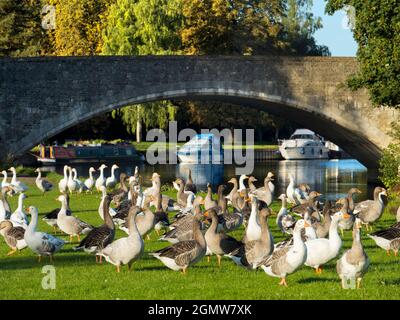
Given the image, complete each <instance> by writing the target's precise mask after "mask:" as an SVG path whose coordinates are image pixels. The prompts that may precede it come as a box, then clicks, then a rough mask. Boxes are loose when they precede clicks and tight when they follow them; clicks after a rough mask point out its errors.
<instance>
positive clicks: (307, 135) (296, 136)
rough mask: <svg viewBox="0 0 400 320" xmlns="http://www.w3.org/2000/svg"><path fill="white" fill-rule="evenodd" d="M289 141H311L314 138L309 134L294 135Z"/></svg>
mask: <svg viewBox="0 0 400 320" xmlns="http://www.w3.org/2000/svg"><path fill="white" fill-rule="evenodd" d="M291 139H310V140H313V139H314V136H313V135H310V134H294V135H293V136H292V137H291Z"/></svg>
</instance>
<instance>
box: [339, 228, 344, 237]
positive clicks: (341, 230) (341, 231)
mask: <svg viewBox="0 0 400 320" xmlns="http://www.w3.org/2000/svg"><path fill="white" fill-rule="evenodd" d="M340 233H341V234H342V238H343V237H344V232H343V229H340Z"/></svg>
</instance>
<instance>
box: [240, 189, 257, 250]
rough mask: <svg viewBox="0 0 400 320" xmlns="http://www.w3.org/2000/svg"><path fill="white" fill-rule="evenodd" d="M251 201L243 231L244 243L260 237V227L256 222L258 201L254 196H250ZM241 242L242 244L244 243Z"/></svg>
mask: <svg viewBox="0 0 400 320" xmlns="http://www.w3.org/2000/svg"><path fill="white" fill-rule="evenodd" d="M250 199H251V212H250V218H249V222H248V224H247V227H246V231H245V241H246V242H247V241H256V240H259V239H260V237H261V225H260V223H259V222H258V221H257V220H258V219H257V215H258V199H257V197H256V196H254V195H250ZM245 241H243V242H245Z"/></svg>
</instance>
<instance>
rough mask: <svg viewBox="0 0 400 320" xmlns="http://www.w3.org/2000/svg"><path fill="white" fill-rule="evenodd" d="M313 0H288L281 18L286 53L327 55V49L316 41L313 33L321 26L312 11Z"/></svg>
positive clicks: (319, 19) (320, 20) (319, 20)
mask: <svg viewBox="0 0 400 320" xmlns="http://www.w3.org/2000/svg"><path fill="white" fill-rule="evenodd" d="M312 6H313V0H288V2H287V10H286V15H285V17H284V18H283V25H284V30H285V31H284V33H283V39H284V42H286V43H288V53H291V54H299V55H307V56H310V55H312V56H328V55H330V52H329V49H328V47H326V46H320V45H318V44H317V43H316V41H315V38H314V33H315V32H316V31H318V30H319V29H321V28H322V19H321V18H320V17H315V16H314V14H313V13H312V10H311V9H312Z"/></svg>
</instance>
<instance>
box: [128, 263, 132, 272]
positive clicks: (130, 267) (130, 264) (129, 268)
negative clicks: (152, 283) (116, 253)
mask: <svg viewBox="0 0 400 320" xmlns="http://www.w3.org/2000/svg"><path fill="white" fill-rule="evenodd" d="M128 271H132V262H129V263H128Z"/></svg>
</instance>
